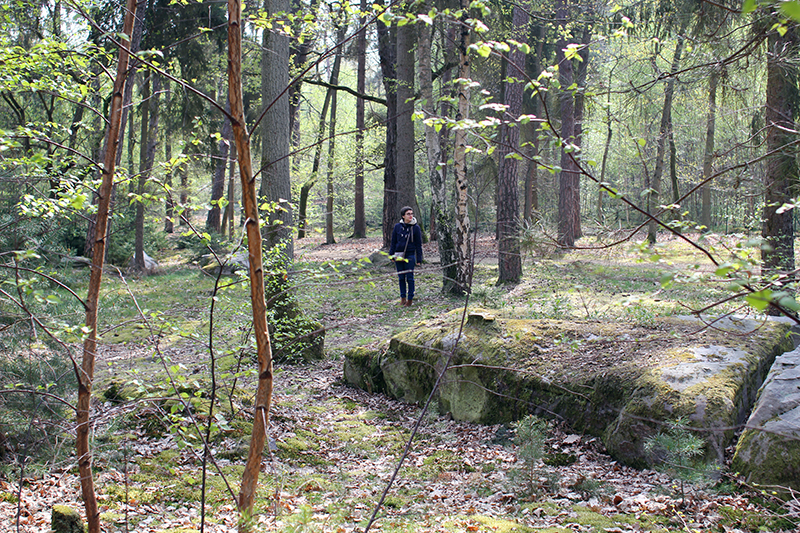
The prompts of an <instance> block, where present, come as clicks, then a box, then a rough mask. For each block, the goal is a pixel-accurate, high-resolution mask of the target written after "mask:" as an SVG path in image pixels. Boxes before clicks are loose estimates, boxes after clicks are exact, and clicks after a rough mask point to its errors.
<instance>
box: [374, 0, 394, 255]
mask: <svg viewBox="0 0 800 533" xmlns="http://www.w3.org/2000/svg"><path fill="white" fill-rule="evenodd" d="M387 1H389V0H387ZM376 24H377V29H378V56H379V57H380V64H381V74H382V76H383V87H384V90H385V91H386V143H385V148H384V156H383V221H382V228H383V248H384V249H387V250H388V249H389V245H390V244H391V239H392V229H393V228H394V224H395V222H397V219H398V212H397V211H398V207H399V206H398V205H397V175H396V161H397V154H396V144H397V73H396V71H395V62H396V56H397V49H396V46H395V43H396V42H397V41H396V39H395V35H394V34H395V31H394V29H393V28H392V27H389V26H386V25H385V24H384V23H383V22H382V21H380V20H378V21H377V22H376Z"/></svg>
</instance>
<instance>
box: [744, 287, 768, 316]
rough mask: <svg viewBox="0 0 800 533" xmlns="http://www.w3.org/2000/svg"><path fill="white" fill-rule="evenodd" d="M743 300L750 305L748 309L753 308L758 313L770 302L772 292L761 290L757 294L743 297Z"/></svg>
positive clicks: (752, 293)
mask: <svg viewBox="0 0 800 533" xmlns="http://www.w3.org/2000/svg"><path fill="white" fill-rule="evenodd" d="M744 299H745V301H746V302H747V303H748V304H749V305H750V307H753V308H754V309H756V310H758V311H763V310H764V309H766V308H767V306H768V305H769V303H770V302H771V301H772V291H771V290H769V289H763V290H760V291H758V292H751V293H750V294H748V295H747V296H745V297H744Z"/></svg>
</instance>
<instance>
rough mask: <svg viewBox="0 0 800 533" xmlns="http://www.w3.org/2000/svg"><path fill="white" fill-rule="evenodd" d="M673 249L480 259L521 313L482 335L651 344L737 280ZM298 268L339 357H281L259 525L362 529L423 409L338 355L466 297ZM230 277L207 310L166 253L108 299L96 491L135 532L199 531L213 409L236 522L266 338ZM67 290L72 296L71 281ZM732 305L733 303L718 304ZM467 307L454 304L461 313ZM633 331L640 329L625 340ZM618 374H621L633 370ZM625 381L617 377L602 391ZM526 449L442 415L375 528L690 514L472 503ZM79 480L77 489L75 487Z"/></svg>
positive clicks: (200, 289) (484, 291) (307, 301)
mask: <svg viewBox="0 0 800 533" xmlns="http://www.w3.org/2000/svg"><path fill="white" fill-rule="evenodd" d="M660 252H661V253H662V257H663V258H665V259H671V260H672V261H674V262H675V263H674V264H673V265H667V264H665V263H660V264H659V263H653V262H651V263H637V260H638V258H639V257H638V256H637V255H636V253H634V252H630V253H628V252H625V253H623V254H622V255H612V254H610V253H609V254H604V253H593V254H592V253H589V254H583V255H581V252H576V253H575V254H571V255H569V256H567V257H565V258H563V259H558V260H541V261H537V262H536V263H535V264H533V263H528V264H526V267H525V270H526V275H525V280H524V281H523V282H522V283H520V284H519V285H517V286H516V287H497V286H496V276H497V271H496V266H492V265H477V266H476V270H475V285H474V286H473V292H472V301H473V302H474V303H477V304H478V305H480V306H483V307H491V308H492V309H493V312H496V313H497V315H498V316H499V317H502V318H504V319H507V324H509V325H508V326H507V329H506V330H505V331H504V335H503V339H504V340H503V341H502V342H499V341H498V342H497V343H495V344H493V345H492V346H489V347H488V348H487V357H488V356H489V355H491V356H492V357H495V356H497V357H499V356H500V355H502V354H503V353H504V347H505V342H506V341H507V342H519V341H520V339H522V338H523V337H524V336H525V334H526V332H523V331H521V330H518V329H515V328H517V327H522V326H518V325H517V323H512V322H513V320H515V319H541V320H563V321H565V323H575V324H578V323H583V324H585V323H590V322H591V323H594V324H596V327H597V328H601V327H604V328H606V329H604V330H602V331H600V332H599V333H597V337H598V339H587V338H586V337H585V336H584V335H583V333H584V329H585V328H584V327H583V326H576V327H574V328H573V329H567V330H564V331H561V332H560V333H559V334H557V335H554V334H553V333H552V331H551V330H550V329H546V328H542V330H541V331H540V332H538V333H537V335H536V340H535V341H532V342H531V343H530V344H529V345H528V348H529V349H530V350H531V352H532V353H537V354H538V355H539V356H541V357H538V358H537V359H535V361H534V363H533V364H535V365H536V368H535V369H537V370H544V371H547V372H551V373H553V375H557V371H558V369H559V367H558V360H557V358H555V357H553V354H555V353H556V352H558V353H561V354H564V356H571V357H575V358H578V357H586V358H589V360H591V357H592V356H593V354H602V353H613V352H614V351H615V350H620V349H628V348H630V347H641V346H648V345H649V346H652V345H654V344H655V343H656V342H659V340H658V339H660V338H662V337H663V336H664V335H668V334H669V331H665V330H664V329H659V324H662V323H663V319H664V317H669V316H671V315H674V314H686V312H687V309H692V308H699V307H702V306H704V305H707V304H708V303H711V302H713V301H717V300H720V299H721V296H722V295H723V294H726V293H725V292H724V290H723V289H722V288H721V287H717V286H715V285H713V284H712V283H708V284H700V285H698V284H697V283H694V284H686V285H683V286H680V285H673V286H671V287H668V288H663V287H661V285H660V283H659V282H660V279H661V276H662V274H663V273H664V271H665V270H672V271H674V270H680V271H687V270H690V269H691V265H692V264H693V263H694V262H696V261H697V258H696V257H690V254H689V252H688V251H687V250H684V249H678V248H676V249H673V250H670V249H664V250H660ZM296 266H297V269H298V271H304V272H306V273H308V275H307V276H306V275H305V274H298V276H305V277H299V278H298V279H299V282H300V283H301V287H302V290H300V291H298V293H297V296H298V299H299V301H300V303H301V305H302V306H303V308H304V309H305V310H306V311H307V312H308V314H309V315H310V316H311V318H313V319H315V320H320V321H322V322H323V323H324V324H325V326H326V327H327V328H329V329H328V335H327V337H326V347H327V349H328V358H329V360H330V361H332V363H327V362H326V363H322V364H321V365H316V366H308V367H303V366H297V367H288V366H286V367H284V366H280V365H279V366H278V367H276V369H275V370H276V373H275V376H276V390H275V395H274V403H273V410H272V427H271V428H270V433H271V436H272V438H273V441H274V449H273V450H272V452H271V453H270V452H265V456H264V469H263V471H262V474H261V476H260V485H259V491H258V493H257V509H258V511H257V512H258V516H257V519H258V520H260V523H261V524H263V527H262V529H263V530H289V529H291V530H293V531H301V530H304V531H320V532H329V531H330V532H334V531H340V530H341V528H344V529H345V530H346V531H349V530H351V529H353V528H363V526H364V525H365V523H366V520H367V519H368V517H369V515H370V514H371V511H372V506H373V505H374V503H375V502H376V501H377V499H378V497H379V496H380V493H381V491H382V490H383V489H384V487H385V486H386V483H387V480H388V479H389V478H390V477H391V474H392V473H393V468H394V466H395V465H396V464H397V461H398V460H399V458H400V457H401V454H402V452H403V450H404V447H405V444H406V440H407V439H408V437H409V435H410V434H411V429H412V427H413V423H414V420H415V419H416V416H417V415H418V413H419V411H418V410H417V409H416V408H414V407H410V406H408V405H404V404H400V403H397V402H392V401H389V400H387V399H385V398H382V399H380V400H378V399H376V398H377V397H375V396H368V395H365V394H362V393H360V392H358V391H352V390H350V389H348V388H346V387H344V386H342V384H341V383H339V382H337V379H339V378H338V374H337V370H336V368H339V367H340V365H341V360H340V358H341V357H340V356H341V355H342V354H343V353H344V352H345V351H346V350H347V349H349V348H352V347H356V346H363V347H367V348H373V349H374V348H376V347H381V346H383V345H385V342H386V340H387V339H388V338H390V337H391V336H392V335H394V334H397V333H399V332H400V331H403V330H405V329H408V328H409V326H412V325H413V324H415V323H417V322H418V321H420V320H434V319H435V320H440V319H441V320H445V319H446V320H450V317H446V318H440V317H444V316H445V315H446V313H448V312H451V311H453V310H454V309H456V310H457V309H459V308H460V306H461V305H462V303H463V299H460V298H455V297H445V296H442V295H441V294H440V287H441V273H440V271H439V270H438V268H437V266H435V265H426V266H424V268H421V269H420V270H419V271H418V273H417V280H418V294H417V299H416V300H415V304H416V305H415V306H414V307H412V308H411V309H404V308H401V307H399V306H397V305H396V300H397V297H396V288H395V278H394V273H393V271H392V270H391V268H390V267H386V268H384V267H377V266H369V265H365V264H363V263H361V262H358V261H352V262H337V263H336V264H334V265H321V264H319V263H317V262H315V261H310V260H309V261H306V262H303V261H301V262H298V263H297V265H296ZM82 276H83V274H82V273H81V274H79V275H75V280H76V281H77V283H76V284H75V287H74V288H75V290H76V291H77V292H78V293H79V294H81V293H84V292H85V286H82V285H81V281H80V280H82V279H83V277H82ZM226 283H228V284H229V286H228V287H226V288H225V289H223V290H221V291H220V292H219V293H218V294H217V295H216V300H215V301H214V303H215V315H214V316H213V317H211V316H210V314H209V309H210V304H211V302H212V299H211V298H212V291H213V288H214V287H213V278H210V277H208V276H206V275H204V274H201V273H200V272H199V271H198V270H197V269H195V268H192V267H190V266H187V265H186V264H183V265H180V266H177V267H165V269H164V271H163V272H162V273H161V274H160V275H157V276H150V277H143V278H130V279H127V280H123V279H121V278H117V277H113V276H108V277H107V278H106V279H105V284H104V287H103V294H102V296H101V302H102V306H101V314H100V320H101V327H100V334H101V337H102V341H103V344H102V350H101V353H100V354H99V357H98V367H97V375H98V380H97V382H96V384H95V398H96V400H97V403H96V404H93V409H94V412H95V413H97V416H98V423H97V426H96V428H95V436H96V439H95V441H94V443H95V444H96V445H97V446H96V447H95V466H96V474H97V489H98V493H99V494H100V496H101V506H102V512H103V519H104V522H105V523H106V525H107V527H108V529H109V531H114V532H116V531H123V530H125V527H128V526H131V528H130V529H129V530H135V529H136V526H141V525H142V522H143V521H144V520H145V519H148V518H150V519H154V520H157V521H159V522H160V525H158V526H157V527H160V528H161V529H163V530H165V531H173V532H177V531H181V530H182V529H183V530H187V531H191V530H192V526H190V525H186V524H183V525H177V524H175V523H174V521H173V518H174V519H175V521H177V517H182V518H184V519H185V518H187V517H191V520H190V522H192V523H194V524H196V523H197V520H198V518H197V517H199V512H198V509H199V500H200V495H201V490H202V486H203V477H202V452H203V449H202V446H200V445H199V442H200V439H199V437H198V434H197V432H198V430H199V431H201V432H204V431H205V429H206V428H207V427H208V426H207V424H208V423H209V421H212V422H214V424H215V427H213V428H212V430H211V439H210V442H211V450H212V453H213V455H214V459H215V461H216V462H217V465H216V466H214V465H211V464H210V463H209V467H208V470H207V477H206V479H205V484H206V504H207V511H208V515H207V520H208V524H207V530H209V531H213V525H214V524H216V523H221V522H222V521H223V520H227V519H231V518H232V517H233V522H228V523H227V524H226V525H229V526H230V524H231V523H235V516H236V512H235V506H234V504H233V500H234V498H235V496H234V495H233V494H235V493H236V491H237V490H238V483H239V480H240V479H241V472H242V463H243V459H244V457H245V454H246V451H247V444H248V442H249V432H250V427H249V424H250V423H251V419H250V418H249V412H250V410H249V407H250V406H251V405H252V397H253V391H254V387H253V384H254V376H253V364H252V355H253V352H254V350H253V344H252V339H251V335H250V331H249V320H250V314H249V307H248V301H249V295H248V291H247V286H246V284H240V283H238V282H236V280H233V279H226ZM61 296H62V300H64V301H68V300H69V298H68V297H67V295H64V294H62V295H61ZM133 298H135V300H136V304H137V305H138V307H137V305H134V304H133ZM733 308H734V304H733V303H732V304H730V305H727V306H722V307H721V308H720V310H721V311H727V310H731V309H733ZM139 310H141V314H140V311H139ZM40 314H42V315H48V314H49V315H50V316H54V317H65V316H77V317H80V316H81V313H80V308H79V306H78V305H71V304H58V306H55V305H54V306H53V307H51V308H48V309H47V310H46V312H45V311H42V313H40ZM142 315H143V316H142ZM457 315H458V311H454V314H453V318H452V319H453V320H456V317H457ZM602 322H614V325H613V327H611V326H607V325H603V324H602ZM518 324H522V322H519V323H518ZM623 329H624V332H625V333H627V334H628V335H630V337H631V338H630V340H622V339H618V338H614V337H618V336H620V335H621V334H620V332H621V331H622V330H623ZM65 340H66V341H68V342H69V341H73V342H77V341H79V338H78V336H77V335H74V336H73V337H69V335H66V334H65ZM543 348H544V349H543ZM537 350H538V352H537ZM490 352H491V353H490ZM212 354H213V359H214V365H213V367H212ZM326 365H329V366H327V367H326ZM212 368H213V369H214V371H215V376H214V377H215V380H216V383H217V386H218V390H217V395H216V397H217V401H216V404H215V406H214V415H215V416H216V415H219V416H220V417H221V418H220V419H216V418H213V417H212V418H211V419H209V417H208V414H209V404H208V401H209V400H208V399H209V398H210V395H209V391H210V389H211V381H212V379H211V369H212ZM533 369H534V368H533V367H532V368H531V370H533ZM631 372H632V370H631ZM170 376H171V377H170ZM623 378H624V376H623V377H621V378H620V380H619V382H620V383H624V382H625V379H623ZM614 390H615V387H614V386H613V385H609V387H608V391H606V392H607V393H608V394H611V393H612V392H613V391H614ZM107 392H108V393H109V394H108V395H107V396H106V393H107ZM196 393H197V394H196ZM181 394H184V395H186V397H184V398H183V399H184V400H186V401H187V402H188V405H189V408H188V409H184V408H183V403H182V402H179V401H177V400H178V398H179V397H180V396H181ZM173 407H175V409H174V411H173ZM195 422H197V426H195V425H194V423H195ZM494 429H497V428H494ZM494 429H493V430H492V431H494ZM476 435H480V436H479V437H476ZM513 461H514V458H513V448H503V447H502V446H499V445H495V444H492V434H491V432H490V431H489V430H487V429H486V428H480V427H477V426H472V425H469V424H462V425H459V424H454V423H453V422H451V421H447V420H445V419H444V418H443V417H435V416H434V417H432V418H430V419H429V420H428V421H426V423H425V424H423V427H422V431H421V432H420V433H419V434H418V436H417V438H416V440H415V441H414V443H413V445H412V446H411V448H410V453H409V456H408V457H407V458H406V462H405V463H404V467H403V469H402V470H401V475H400V476H399V477H398V483H397V484H396V485H395V486H394V487H393V489H392V490H391V491H390V494H389V495H388V497H387V500H386V505H385V508H384V510H382V511H381V514H380V515H379V524H380V530H381V531H384V532H389V531H392V532H394V531H397V532H400V531H403V532H413V533H417V532H419V533H423V532H428V531H453V532H463V531H487V532H489V531H528V530H536V531H545V532H556V531H559V532H560V531H574V530H575V528H573V527H571V526H570V524H579V525H580V526H581V529H582V530H585V531H590V530H596V531H601V530H602V529H603V528H607V527H612V528H613V527H619V528H621V529H623V530H627V529H631V528H632V529H637V528H638V529H639V530H641V531H663V530H667V531H682V530H684V528H683V526H682V525H681V524H675V523H672V522H670V521H669V517H668V516H666V515H664V514H652V513H651V514H648V513H644V514H643V513H641V512H633V511H632V512H630V513H615V514H613V515H611V516H608V515H607V513H598V512H596V511H595V510H593V509H591V508H589V507H586V508H585V510H577V509H576V507H575V503H574V502H568V503H567V502H563V501H560V502H559V503H547V502H541V503H537V504H534V505H532V504H529V503H527V502H522V501H519V500H515V499H513V498H512V499H510V500H508V501H503V502H500V503H497V504H492V505H493V506H494V507H493V511H494V512H493V513H492V514H491V516H490V515H489V514H482V513H481V511H480V510H478V509H471V508H470V504H469V501H470V500H474V501H475V502H476V504H477V503H480V504H484V503H485V502H488V501H490V500H491V498H493V497H494V496H495V495H496V494H498V493H504V492H509V493H510V492H511V491H512V489H511V488H510V487H508V481H507V479H505V474H506V472H507V470H508V469H509V466H510V464H513ZM72 465H73V462H72V460H67V461H65V462H62V463H58V467H61V468H62V471H69V469H70V468H71V467H72ZM217 467H218V468H219V471H218V470H217ZM558 468H562V469H570V468H577V467H575V466H574V465H565V466H561V467H558ZM635 475H637V474H636V473H634V472H631V473H630V476H631V477H633V476H635ZM223 476H224V478H225V479H227V480H228V483H229V484H230V489H229V488H228V486H227V485H226V484H225V481H224V480H223ZM5 481H6V482H9V483H10V482H11V481H13V479H12V478H11V477H7V478H6V479H5ZM11 488H13V487H11V485H9V488H8V490H4V492H3V493H0V494H2V497H0V504H9V505H15V503H16V502H15V500H16V498H17V497H16V492H15V491H14V490H11ZM70 490H71V491H73V492H74V491H75V487H74V486H73V487H71V489H70ZM231 493H233V494H231ZM6 495H7V496H6ZM2 500H7V501H2ZM561 500H563V499H561ZM22 501H23V502H24V501H26V499H25V498H23V499H22ZM585 503H586V502H585ZM126 504H127V505H128V507H127V508H126V507H125V505H126ZM586 504H587V505H588V503H586ZM475 507H478V505H475ZM126 509H127V511H128V512H127V513H126ZM276 509H277V510H278V511H279V512H278V516H275V514H276ZM731 509H732V510H731V511H730V512H729V513H727V514H726V515H724V516H723V520H724V522H718V523H720V524H723V523H724V524H725V525H726V526H728V527H731V528H742V529H743V530H747V529H748V528H757V527H762V528H763V527H766V528H769V527H776V524H777V523H776V522H766V523H765V522H758V521H757V520H756V518H755V516H756V515H757V513H758V512H759V511H763V509H765V507H763V506H760V507H759V506H756V507H754V510H753V511H748V510H744V511H741V506H731ZM562 513H563V514H562ZM539 515H541V516H544V517H548V518H549V519H552V521H553V523H552V524H551V525H548V526H545V525H544V522H541V521H539V522H537V521H536V520H534V519H533V518H532V517H535V516H539ZM126 521H127V524H125V522H126ZM151 524H152V521H151ZM123 526H125V527H123ZM142 527H143V526H142ZM750 530H753V531H754V530H755V529H750ZM717 531H722V529H721V528H717Z"/></svg>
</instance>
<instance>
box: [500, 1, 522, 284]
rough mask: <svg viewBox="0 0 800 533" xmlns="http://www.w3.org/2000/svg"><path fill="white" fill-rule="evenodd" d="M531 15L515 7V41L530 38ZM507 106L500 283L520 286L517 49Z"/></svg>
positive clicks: (502, 136)
mask: <svg viewBox="0 0 800 533" xmlns="http://www.w3.org/2000/svg"><path fill="white" fill-rule="evenodd" d="M528 19H529V16H528V14H527V13H526V12H525V11H524V10H523V9H522V8H520V7H518V6H514V9H513V14H512V28H513V29H512V38H513V39H514V40H516V41H517V42H520V43H524V42H525V41H526V37H527V35H526V34H527V31H526V30H527V25H528ZM506 65H507V66H506V81H505V82H504V84H505V90H504V91H503V93H504V102H503V103H504V104H505V105H506V106H508V107H507V108H506V111H505V117H504V118H503V121H502V123H501V125H500V146H499V153H498V156H497V157H498V163H499V166H500V168H499V171H498V178H497V235H498V241H497V251H498V263H497V264H498V277H497V282H498V283H517V282H519V280H520V278H521V277H522V256H521V255H520V246H519V192H518V190H519V178H518V177H517V168H518V164H517V162H518V159H517V157H518V153H519V127H518V124H516V122H517V121H518V120H519V116H520V114H521V113H522V95H523V83H524V81H523V80H524V79H525V74H524V72H523V68H524V65H525V53H524V52H522V51H521V50H519V49H517V48H514V49H512V51H511V52H510V53H509V56H508V61H507V62H506ZM510 123H511V124H512V125H509V124H510Z"/></svg>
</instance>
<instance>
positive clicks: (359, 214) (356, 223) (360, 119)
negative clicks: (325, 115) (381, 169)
mask: <svg viewBox="0 0 800 533" xmlns="http://www.w3.org/2000/svg"><path fill="white" fill-rule="evenodd" d="M358 25H359V31H358V35H356V56H357V67H356V92H357V93H358V97H357V98H356V155H355V180H354V181H355V186H354V191H353V196H354V198H353V210H354V214H353V238H355V239H363V238H365V237H366V236H367V217H366V212H365V209H364V128H365V121H364V97H363V94H364V92H365V90H366V78H367V0H361V10H360V13H359V17H358Z"/></svg>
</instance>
